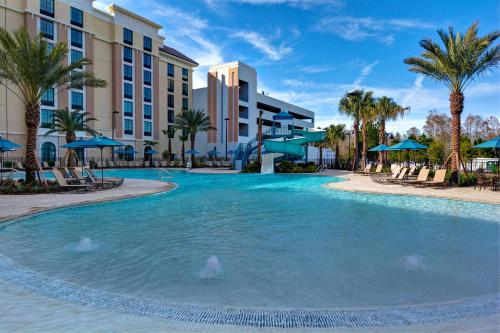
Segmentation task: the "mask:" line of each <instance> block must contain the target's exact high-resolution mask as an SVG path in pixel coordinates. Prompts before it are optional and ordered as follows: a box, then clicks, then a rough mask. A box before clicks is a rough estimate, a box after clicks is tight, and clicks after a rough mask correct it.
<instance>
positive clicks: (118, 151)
mask: <svg viewBox="0 0 500 333" xmlns="http://www.w3.org/2000/svg"><path fill="white" fill-rule="evenodd" d="M114 153H115V154H129V155H133V154H137V153H138V151H135V150H133V149H123V148H118V149H115V151H114Z"/></svg>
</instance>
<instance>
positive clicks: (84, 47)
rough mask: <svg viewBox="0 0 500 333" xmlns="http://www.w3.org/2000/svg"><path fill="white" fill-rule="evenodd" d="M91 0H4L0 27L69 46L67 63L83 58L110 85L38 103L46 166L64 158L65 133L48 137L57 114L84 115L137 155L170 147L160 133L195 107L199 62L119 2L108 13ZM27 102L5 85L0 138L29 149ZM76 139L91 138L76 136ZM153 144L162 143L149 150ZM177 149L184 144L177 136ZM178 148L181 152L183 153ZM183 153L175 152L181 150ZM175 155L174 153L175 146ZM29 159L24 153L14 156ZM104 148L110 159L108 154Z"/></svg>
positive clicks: (50, 95)
mask: <svg viewBox="0 0 500 333" xmlns="http://www.w3.org/2000/svg"><path fill="white" fill-rule="evenodd" d="M92 3H93V1H92V0H7V1H0V26H1V27H3V28H6V29H7V30H9V31H14V30H17V29H19V28H21V27H25V28H26V29H27V31H28V32H29V34H30V35H32V36H34V35H36V34H38V33H40V34H42V36H43V38H45V39H46V40H47V42H48V43H49V46H53V45H54V43H56V42H64V43H66V44H67V45H68V49H69V51H68V54H67V57H66V59H65V61H67V62H68V64H69V63H71V62H72V61H75V60H77V59H80V58H82V57H87V58H90V59H91V60H92V61H93V64H92V65H90V66H87V68H86V70H88V71H90V72H94V73H95V76H96V77H97V78H100V79H104V80H106V82H107V86H106V87H105V88H83V89H80V90H79V89H72V90H65V91H58V89H57V88H56V87H54V88H52V89H49V90H48V91H47V92H46V93H45V94H44V96H43V98H42V100H41V112H40V113H41V119H40V129H39V135H38V150H39V151H38V156H39V157H40V159H41V160H43V161H48V160H55V159H57V158H60V157H62V156H64V153H65V149H63V148H59V147H60V146H61V145H63V144H64V143H65V137H64V133H55V134H51V135H45V133H46V132H47V131H48V128H50V126H51V125H52V123H53V121H54V118H53V114H54V110H56V109H63V108H69V109H70V110H76V109H80V110H84V111H86V112H88V113H89V114H90V115H92V116H93V117H95V118H97V121H94V122H91V124H90V126H91V127H93V128H94V129H95V130H96V131H97V132H99V133H102V134H103V135H105V136H108V137H114V138H115V139H117V140H119V141H121V142H123V143H125V144H126V145H128V146H130V147H129V148H132V149H134V150H136V151H138V152H139V155H138V156H139V157H142V153H143V152H144V151H145V150H148V149H151V148H153V149H155V150H158V151H160V152H162V151H164V150H166V149H167V137H166V135H165V134H163V130H167V128H168V126H171V125H172V124H173V121H174V118H175V114H176V113H179V112H182V111H183V110H187V109H189V108H191V107H192V72H193V69H194V68H195V67H196V66H197V65H198V64H197V63H196V62H195V61H194V60H192V59H190V58H189V57H187V56H185V55H184V54H182V53H181V52H179V51H177V50H175V49H173V48H171V47H168V46H166V45H164V38H163V37H162V36H160V35H159V30H160V29H161V28H162V27H161V26H160V25H158V24H157V23H155V22H152V21H150V20H148V19H146V18H144V17H141V16H138V15H136V14H134V13H132V12H130V11H128V10H126V9H124V8H122V7H119V6H117V5H110V6H108V7H106V10H105V11H101V10H98V9H96V8H94V7H93V5H92ZM24 114H25V108H24V104H23V101H21V100H19V99H18V98H17V97H16V96H15V95H14V94H12V93H11V92H10V91H8V90H7V89H6V88H5V86H0V135H2V137H4V138H8V139H9V140H11V141H14V142H16V143H20V144H22V145H23V146H24V145H25V142H26V140H25V137H26V127H25V122H24ZM77 136H78V137H86V136H88V135H87V134H86V133H77ZM149 141H156V142H158V144H157V145H153V146H152V147H150V146H148V142H149ZM173 145H174V148H176V147H177V146H179V147H180V144H179V143H178V138H177V135H176V138H174V140H173ZM179 149H180V148H179ZM179 149H178V150H179ZM174 151H176V150H175V149H174ZM10 154H11V156H24V151H23V149H21V150H19V151H18V152H14V153H10ZM110 154H111V152H110V150H106V157H110Z"/></svg>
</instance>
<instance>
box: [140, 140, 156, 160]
mask: <svg viewBox="0 0 500 333" xmlns="http://www.w3.org/2000/svg"><path fill="white" fill-rule="evenodd" d="M157 144H158V141H154V140H144V142H143V143H142V145H143V146H144V148H146V147H147V146H152V147H154V146H156V145H157ZM146 155H147V156H146ZM146 160H148V161H149V162H151V163H153V155H152V154H146V151H144V161H146Z"/></svg>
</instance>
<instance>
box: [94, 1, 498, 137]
mask: <svg viewBox="0 0 500 333" xmlns="http://www.w3.org/2000/svg"><path fill="white" fill-rule="evenodd" d="M115 3H116V4H118V5H120V6H123V7H125V8H127V9H129V10H131V11H133V12H135V13H137V14H139V15H141V16H144V17H146V18H148V19H150V20H152V21H154V22H157V23H159V24H161V25H162V26H163V29H162V30H161V31H160V34H161V35H162V36H164V37H165V44H167V45H169V46H171V47H174V48H176V49H178V50H179V51H181V52H183V53H185V54H186V55H187V56H189V57H191V58H193V59H194V60H196V61H197V62H198V63H199V64H200V66H199V67H198V68H196V69H195V73H194V79H193V80H194V88H200V87H205V86H206V74H207V70H208V68H209V67H210V65H215V64H220V63H223V62H229V61H235V60H239V61H242V62H245V63H247V64H249V65H251V66H253V67H255V68H256V70H257V77H258V91H259V92H260V91H261V90H264V91H265V92H266V94H269V95H270V96H272V97H276V98H280V99H283V100H285V101H287V102H290V103H294V104H297V105H299V106H302V107H305V108H307V109H310V110H312V111H315V113H316V125H317V126H321V127H326V126H328V125H330V124H332V123H334V124H338V123H345V124H347V126H350V124H351V121H350V120H349V119H348V118H346V117H344V116H341V115H339V113H338V111H337V110H338V101H339V99H340V98H341V97H342V95H343V94H345V92H347V91H350V90H353V89H356V88H361V89H365V90H371V91H373V92H374V95H375V97H380V96H384V95H385V96H389V97H392V98H394V100H395V101H396V102H398V103H399V104H400V105H403V106H409V107H410V108H411V111H410V113H409V114H408V115H407V116H405V117H404V118H403V119H401V120H397V121H395V122H389V123H388V124H387V130H388V131H393V132H396V131H398V132H401V133H405V132H406V130H408V129H409V128H410V127H413V126H415V127H417V128H419V129H421V128H422V126H423V124H424V121H425V117H426V115H427V113H428V112H429V110H431V109H437V110H438V111H440V112H446V113H448V114H449V101H448V90H447V88H445V87H444V86H443V85H442V84H440V83H436V82H434V81H432V80H431V79H429V78H425V77H423V76H421V75H417V74H415V73H411V72H409V71H408V66H407V65H406V64H404V63H403V59H404V58H407V57H410V56H418V55H420V53H421V51H422V50H421V48H420V46H419V41H420V40H421V39H423V38H431V39H434V40H437V39H438V35H437V33H436V31H437V30H438V29H448V27H449V26H453V27H454V29H455V30H456V31H465V30H466V29H467V27H468V26H469V25H470V24H471V23H473V22H475V21H478V22H479V29H480V31H479V33H480V35H483V34H486V33H489V32H492V31H494V30H495V29H499V27H500V22H499V17H500V16H499V12H500V5H499V3H500V2H499V1H498V0H481V1H467V0H446V1H445V0H441V1H432V0H419V1H411V2H407V1H396V0H392V1H388V0H377V1H363V0H115ZM108 4H109V2H107V1H106V0H97V1H95V2H94V6H95V7H97V8H101V9H102V8H104V7H105V6H106V5H108ZM469 113H472V114H479V115H481V116H482V117H488V116H491V115H495V116H497V117H500V71H499V70H498V69H497V70H495V71H494V72H491V73H489V74H488V75H486V76H484V77H481V78H479V79H478V80H476V81H475V82H473V83H472V84H471V85H470V86H469V87H468V88H467V89H466V90H465V108H464V116H463V118H465V116H466V115H467V114H469Z"/></svg>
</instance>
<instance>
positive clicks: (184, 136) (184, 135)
mask: <svg viewBox="0 0 500 333" xmlns="http://www.w3.org/2000/svg"><path fill="white" fill-rule="evenodd" d="M179 140H181V142H182V147H181V158H182V163H183V164H184V163H186V153H185V151H186V145H185V142H186V141H187V140H189V135H188V133H187V132H184V131H182V134H181V135H179Z"/></svg>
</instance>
